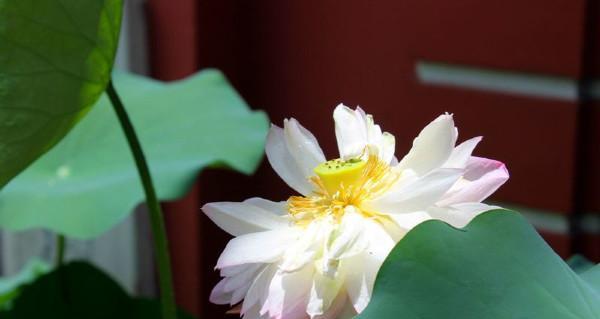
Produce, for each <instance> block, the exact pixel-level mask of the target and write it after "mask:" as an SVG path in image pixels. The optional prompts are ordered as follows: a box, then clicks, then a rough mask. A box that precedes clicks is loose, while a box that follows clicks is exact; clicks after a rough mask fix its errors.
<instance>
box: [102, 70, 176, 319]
mask: <svg viewBox="0 0 600 319" xmlns="http://www.w3.org/2000/svg"><path fill="white" fill-rule="evenodd" d="M106 93H108V97H109V98H110V102H111V103H112V106H113V108H114V110H115V113H116V114H117V117H118V118H119V122H120V123H121V127H122V128H123V132H124V133H125V137H126V138H127V142H128V143H129V148H130V149H131V153H133V158H134V159H135V164H136V166H137V170H138V173H139V175H140V179H141V181H142V185H143V186H144V192H145V193H146V204H147V205H148V212H149V214H150V223H151V225H152V233H153V235H154V251H155V253H156V259H157V260H156V262H157V264H158V274H159V285H160V299H161V308H162V318H163V319H176V318H177V313H176V311H177V310H176V306H175V294H174V292H173V276H172V272H171V259H170V256H169V246H168V242H167V232H166V230H165V224H164V220H163V213H162V210H161V208H160V204H159V202H158V199H157V197H156V191H155V190H154V184H153V183H152V176H151V175H150V170H149V169H148V164H147V162H146V158H145V156H144V152H143V150H142V146H141V145H140V141H139V140H138V138H137V135H136V133H135V129H134V128H133V124H132V123H131V120H130V119H129V116H128V115H127V111H125V108H124V106H123V102H121V99H120V98H119V95H118V94H117V91H115V88H114V86H113V83H112V80H110V81H109V82H108V86H107V88H106Z"/></svg>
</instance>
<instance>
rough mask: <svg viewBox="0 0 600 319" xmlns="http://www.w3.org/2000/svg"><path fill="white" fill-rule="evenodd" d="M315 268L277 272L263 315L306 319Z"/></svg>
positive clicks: (264, 305)
mask: <svg viewBox="0 0 600 319" xmlns="http://www.w3.org/2000/svg"><path fill="white" fill-rule="evenodd" d="M313 274H314V268H313V267H308V266H307V267H304V268H302V269H301V270H299V271H296V272H291V273H288V272H277V273H276V274H275V276H274V277H273V279H272V280H271V284H270V285H269V293H268V296H267V300H266V301H265V303H264V304H263V307H262V309H261V311H260V312H261V314H265V313H268V314H269V315H270V316H271V317H272V318H285V319H287V318H294V319H295V318H298V319H301V318H304V317H305V316H306V305H307V304H308V296H309V294H310V288H311V284H312V276H313Z"/></svg>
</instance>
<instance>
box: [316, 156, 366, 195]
mask: <svg viewBox="0 0 600 319" xmlns="http://www.w3.org/2000/svg"><path fill="white" fill-rule="evenodd" d="M366 165H367V162H365V161H363V160H361V159H358V158H356V159H350V160H348V161H344V160H342V159H339V158H338V159H334V160H331V161H327V162H325V163H321V164H319V166H317V167H316V168H315V173H316V174H317V176H318V177H319V179H320V180H321V182H322V183H323V187H324V188H325V190H326V191H327V193H328V194H335V193H336V192H337V191H338V190H339V189H340V188H344V186H350V185H354V183H355V182H356V181H357V180H358V179H359V178H360V176H361V175H362V172H363V169H364V168H365V166H366Z"/></svg>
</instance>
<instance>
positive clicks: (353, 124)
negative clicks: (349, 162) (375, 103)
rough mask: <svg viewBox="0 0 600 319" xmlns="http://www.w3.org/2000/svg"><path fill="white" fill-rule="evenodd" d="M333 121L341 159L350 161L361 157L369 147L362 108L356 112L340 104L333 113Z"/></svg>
mask: <svg viewBox="0 0 600 319" xmlns="http://www.w3.org/2000/svg"><path fill="white" fill-rule="evenodd" d="M333 119H334V121H335V136H336V139H337V145H338V149H339V151H340V157H341V158H343V159H350V158H355V157H358V156H360V155H361V154H362V152H363V150H364V148H365V146H366V145H367V126H366V120H367V119H366V115H365V113H364V112H363V111H362V110H361V109H360V108H357V109H356V111H354V110H352V109H350V108H349V107H347V106H345V105H343V104H340V105H338V106H337V107H336V108H335V110H334V111H333Z"/></svg>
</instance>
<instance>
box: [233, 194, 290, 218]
mask: <svg viewBox="0 0 600 319" xmlns="http://www.w3.org/2000/svg"><path fill="white" fill-rule="evenodd" d="M244 202H246V203H248V204H250V205H254V206H256V207H258V208H261V209H263V210H266V211H268V212H271V213H274V214H276V215H287V213H288V211H287V202H286V201H281V202H274V201H270V200H268V199H264V198H260V197H252V198H249V199H247V200H245V201H244Z"/></svg>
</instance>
